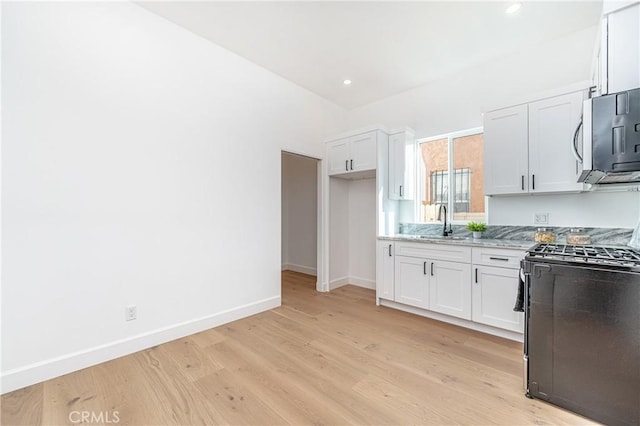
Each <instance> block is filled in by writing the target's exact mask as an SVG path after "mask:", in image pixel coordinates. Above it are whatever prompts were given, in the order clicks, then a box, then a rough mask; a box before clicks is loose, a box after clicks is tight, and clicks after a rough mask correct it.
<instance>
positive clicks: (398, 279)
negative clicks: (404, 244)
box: [394, 256, 429, 309]
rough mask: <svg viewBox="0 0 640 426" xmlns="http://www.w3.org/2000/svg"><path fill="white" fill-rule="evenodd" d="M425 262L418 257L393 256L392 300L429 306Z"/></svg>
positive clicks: (419, 306)
mask: <svg viewBox="0 0 640 426" xmlns="http://www.w3.org/2000/svg"><path fill="white" fill-rule="evenodd" d="M427 263H428V262H427V261H426V260H424V259H421V258H418V257H407V256H396V257H395V274H394V277H395V297H394V301H396V302H398V303H404V304H405V305H410V306H416V307H418V308H425V309H428V308H429V275H428V273H427Z"/></svg>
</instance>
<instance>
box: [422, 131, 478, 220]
mask: <svg viewBox="0 0 640 426" xmlns="http://www.w3.org/2000/svg"><path fill="white" fill-rule="evenodd" d="M478 134H482V135H484V127H473V128H471V129H466V130H459V131H456V132H451V133H444V134H441V135H437V136H429V137H427V138H420V139H416V145H415V149H416V155H415V159H416V171H417V173H416V174H417V178H418V182H417V185H416V191H417V194H416V203H415V211H414V217H415V218H416V219H417V220H416V222H417V223H441V222H438V221H435V222H422V194H424V193H425V192H424V190H425V187H424V186H425V182H426V171H425V168H424V166H423V164H422V156H421V155H419V153H420V149H421V148H420V145H421V144H423V143H427V142H434V141H437V140H442V139H447V167H448V168H447V173H448V185H449V192H451V188H453V189H454V191H455V186H454V185H455V169H454V167H453V166H454V165H453V160H454V158H455V157H454V155H453V154H454V153H453V140H454V139H457V138H461V137H465V136H472V135H478ZM452 171H453V173H452ZM450 195H451V194H450ZM484 201H485V202H484V205H485V209H484V211H485V222H486V217H487V196H486V195H485V196H484ZM454 206H455V195H454V196H450V197H448V199H447V222H448V223H451V224H454V225H465V224H467V223H469V222H471V221H470V220H454V219H453V214H454V211H453V210H454Z"/></svg>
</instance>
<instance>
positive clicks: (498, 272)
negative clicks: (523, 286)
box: [471, 265, 524, 333]
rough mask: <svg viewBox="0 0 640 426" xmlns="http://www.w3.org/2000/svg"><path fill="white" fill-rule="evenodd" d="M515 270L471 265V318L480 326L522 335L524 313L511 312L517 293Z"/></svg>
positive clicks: (516, 270)
mask: <svg viewBox="0 0 640 426" xmlns="http://www.w3.org/2000/svg"><path fill="white" fill-rule="evenodd" d="M518 274H519V270H518V269H508V268H497V267H495V266H482V265H477V266H476V265H474V275H475V276H474V283H473V286H472V289H473V290H472V292H471V294H472V298H473V307H472V312H473V315H472V317H471V319H472V320H473V321H475V322H479V323H481V324H487V325H491V326H493V327H499V328H503V329H505V330H511V331H517V332H519V333H522V332H524V314H523V313H521V312H514V311H513V306H514V305H515V302H516V296H517V294H518Z"/></svg>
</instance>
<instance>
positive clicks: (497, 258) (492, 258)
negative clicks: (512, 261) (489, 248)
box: [489, 257, 509, 262]
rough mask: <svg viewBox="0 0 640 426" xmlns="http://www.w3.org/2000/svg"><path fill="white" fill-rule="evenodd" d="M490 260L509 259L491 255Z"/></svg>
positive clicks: (506, 260) (504, 260)
mask: <svg viewBox="0 0 640 426" xmlns="http://www.w3.org/2000/svg"><path fill="white" fill-rule="evenodd" d="M489 260H501V261H503V262H508V261H509V259H506V258H504V257H490V258H489Z"/></svg>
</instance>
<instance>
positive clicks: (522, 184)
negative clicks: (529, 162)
mask: <svg viewBox="0 0 640 426" xmlns="http://www.w3.org/2000/svg"><path fill="white" fill-rule="evenodd" d="M521 182H522V183H521V186H522V190H523V191H524V175H522V180H521Z"/></svg>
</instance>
